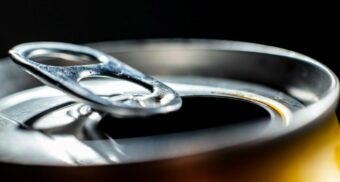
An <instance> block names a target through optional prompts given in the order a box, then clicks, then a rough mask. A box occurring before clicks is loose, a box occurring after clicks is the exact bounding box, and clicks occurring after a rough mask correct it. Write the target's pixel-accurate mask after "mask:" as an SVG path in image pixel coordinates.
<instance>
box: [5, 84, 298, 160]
mask: <svg viewBox="0 0 340 182" xmlns="http://www.w3.org/2000/svg"><path fill="white" fill-rule="evenodd" d="M161 80H164V81H167V82H165V83H167V84H168V85H170V86H171V87H172V88H174V89H175V90H176V91H177V92H179V93H180V94H181V96H182V97H195V96H204V97H220V98H221V99H223V98H234V99H240V100H243V101H247V102H251V103H254V104H256V105H258V106H259V107H263V108H264V109H266V110H267V111H268V112H269V114H270V121H267V120H258V121H253V122H250V123H246V124H239V125H233V126H227V125H226V126H222V127H214V128H210V129H208V128H207V129H203V130H195V131H189V132H183V133H173V134H164V135H156V136H143V137H138V138H122V139H115V138H111V137H110V136H109V135H108V134H106V133H105V132H104V133H103V131H100V130H98V128H96V126H97V123H98V122H100V121H101V119H102V117H101V116H100V113H89V112H86V111H85V112H80V111H79V110H80V109H83V107H84V106H83V105H79V104H74V101H72V99H70V98H68V97H66V96H65V95H64V94H63V93H61V92H58V91H56V90H53V89H51V88H48V87H38V88H34V89H31V90H27V91H23V92H19V93H16V94H15V95H13V96H8V97H5V98H3V99H2V100H0V102H1V103H2V105H1V107H0V112H1V114H2V117H3V118H2V122H3V123H5V124H6V125H7V126H8V127H6V128H3V129H2V132H1V136H0V141H1V142H0V148H5V147H6V146H7V149H6V150H2V151H1V152H0V160H1V161H6V160H8V161H7V162H15V163H23V164H36V165H98V164H115V163H131V162H141V161H148V160H157V159H165V158H173V157H179V156H187V155H190V154H195V153H198V152H199V153H200V152H204V151H212V150H216V149H220V148H221V147H223V148H226V147H232V146H236V145H239V144H241V143H247V142H250V141H252V140H256V139H260V138H262V137H266V136H268V135H272V133H276V131H278V130H280V129H283V128H285V127H286V126H288V125H289V124H290V122H291V119H292V118H291V117H292V114H293V112H294V111H296V110H299V109H302V108H303V107H304V106H303V105H302V104H301V103H299V102H298V101H296V100H295V99H292V98H290V97H289V96H287V95H285V94H283V93H282V92H278V91H275V90H272V89H269V88H266V87H262V86H258V85H254V84H248V83H242V82H237V81H232V80H214V79H204V78H185V77H177V78H176V77H172V78H167V79H164V78H163V79H161ZM206 83H210V85H209V84H206ZM86 87H87V88H91V90H93V91H94V93H95V94H98V95H115V94H117V93H122V92H123V93H124V92H129V91H131V90H134V91H142V90H141V89H139V88H138V87H136V86H134V85H132V84H129V83H124V82H121V81H108V80H96V81H88V82H87V84H86ZM112 88H120V89H112ZM277 95H280V100H278V99H277V98H276V96H277ZM18 98H22V99H21V100H19V99H18ZM51 103H53V104H51ZM198 107H207V106H203V105H202V106H198ZM208 107H212V106H208ZM85 110H86V109H85ZM46 111H48V112H46ZM207 113H208V112H207ZM182 119H184V118H182ZM225 119H226V118H225ZM13 122H14V123H13ZM112 122H126V121H124V120H119V119H118V120H117V119H116V120H114V119H112ZM140 122H143V120H141V121H140ZM159 122H163V121H159ZM197 122H200V121H197ZM12 125H13V126H12ZM9 126H10V127H9ZM113 126H114V125H113ZM116 126H117V127H119V125H118V124H116ZM179 127H180V126H179ZM240 133H242V135H240ZM85 135H87V137H84V136H85ZM24 138H25V139H24ZM226 138H228V140H225V139H226ZM2 139H4V140H2ZM211 141H214V142H211ZM11 143H16V145H11ZM187 146H190V148H188V147H187ZM27 149H29V150H27ZM23 150H27V152H24V153H23V152H22V151H23ZM48 151H50V152H48ZM52 151H53V152H52Z"/></svg>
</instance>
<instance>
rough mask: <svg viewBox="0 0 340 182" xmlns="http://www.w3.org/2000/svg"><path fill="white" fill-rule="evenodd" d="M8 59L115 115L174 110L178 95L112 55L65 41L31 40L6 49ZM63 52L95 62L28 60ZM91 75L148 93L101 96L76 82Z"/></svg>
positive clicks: (37, 76) (36, 75)
mask: <svg viewBox="0 0 340 182" xmlns="http://www.w3.org/2000/svg"><path fill="white" fill-rule="evenodd" d="M9 53H10V55H11V58H12V60H13V61H14V62H15V63H16V64H18V65H20V66H21V67H23V68H24V70H25V71H26V72H28V73H30V74H31V75H33V76H34V77H36V78H37V79H39V80H40V81H42V82H43V83H45V84H46V85H49V86H52V87H54V88H57V89H59V90H61V91H63V92H65V93H67V94H69V95H71V96H73V97H75V98H76V99H78V100H79V101H81V102H84V103H87V104H89V105H91V106H92V107H93V108H95V109H98V110H101V111H105V112H108V113H110V114H112V115H115V116H121V117H136V116H148V115H153V114H159V113H167V112H171V111H175V110H178V109H179V108H180V107H181V105H182V100H181V97H180V96H179V94H178V93H177V92H175V91H174V90H173V89H171V88H170V87H168V86H166V85H165V84H163V83H162V82H160V81H158V80H155V79H154V78H152V77H150V76H148V75H146V74H144V73H142V72H140V71H138V70H136V69H134V68H132V67H130V66H128V65H126V64H124V63H122V62H120V61H119V60H117V59H116V58H114V57H112V56H110V55H107V54H104V53H102V52H100V51H97V50H95V49H92V48H89V47H85V46H79V45H74V44H68V43H59V42H34V43H24V44H20V45H18V46H15V47H14V48H12V49H11V50H10V51H9ZM65 55H69V56H73V57H76V58H79V60H81V59H80V58H81V57H84V56H87V57H90V58H91V59H93V60H97V61H99V63H97V64H89V65H76V66H51V65H45V64H41V63H38V62H35V61H33V60H32V58H39V57H54V58H58V57H60V58H63V57H65ZM91 76H108V77H114V78H119V79H123V80H127V81H131V82H133V83H136V84H138V85H140V86H142V87H144V88H146V89H147V90H149V91H150V92H151V93H150V94H145V95H129V94H123V95H118V96H115V97H113V98H109V99H106V98H103V97H100V96H97V95H95V94H94V93H92V92H91V91H90V90H88V89H86V88H85V87H83V86H81V85H80V84H79V81H80V80H82V79H83V78H86V77H91Z"/></svg>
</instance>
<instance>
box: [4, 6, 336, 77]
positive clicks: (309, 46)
mask: <svg viewBox="0 0 340 182" xmlns="http://www.w3.org/2000/svg"><path fill="white" fill-rule="evenodd" d="M322 3H323V2H317V3H315V4H313V3H311V2H308V3H301V4H298V3H297V2H289V1H283V2H280V1H275V2H273V3H263V4H260V3H258V2H257V3H249V2H243V1H239V2H231V1H224V3H217V2H213V1H209V0H207V1H201V2H199V1H185V0H183V1H168V2H167V1H160V0H158V1H157V0H150V1H140V0H135V1H127V0H125V1H123V0H122V1H107V2H100V1H82V2H74V1H47V0H45V1H42V0H40V1H11V2H10V3H8V2H5V1H1V2H0V5H1V10H0V22H1V24H0V25H1V29H0V57H4V56H7V50H8V49H9V48H11V47H12V46H14V45H16V44H18V43H22V42H27V41H42V40H46V41H66V42H72V43H87V42H95V41H107V40H121V39H143V38H171V37H176V38H213V39H229V40H240V41H248V42H256V43H261V44H268V45H273V46H278V47H282V48H286V49H290V50H294V51H297V52H300V53H303V54H306V55H309V56H311V57H313V58H315V59H317V60H319V61H321V62H323V63H324V64H326V65H328V66H329V67H330V68H331V69H333V70H334V71H335V72H336V73H337V74H338V75H340V69H339V68H338V66H337V62H338V48H339V44H338V41H337V40H338V39H339V32H340V31H339V28H338V24H339V18H338V17H339V12H338V11H336V10H337V9H336V8H337V6H336V5H335V4H329V3H327V4H326V3H324V4H322Z"/></svg>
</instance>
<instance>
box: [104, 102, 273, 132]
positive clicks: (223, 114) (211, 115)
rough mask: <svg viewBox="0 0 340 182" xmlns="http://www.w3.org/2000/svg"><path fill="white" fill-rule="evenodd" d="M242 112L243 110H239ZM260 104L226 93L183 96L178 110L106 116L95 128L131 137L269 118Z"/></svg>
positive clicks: (268, 119)
mask: <svg viewBox="0 0 340 182" xmlns="http://www.w3.org/2000/svg"><path fill="white" fill-rule="evenodd" d="M240 113H242V114H240ZM270 117H271V116H270V113H269V112H268V111H267V110H266V109H265V108H263V107H261V106H259V105H257V104H255V103H251V102H248V101H244V100H240V99H231V98H226V97H207V96H206V97H204V96H200V97H197V96H195V97H184V98H183V106H182V108H181V109H180V110H179V111H176V112H172V113H167V114H163V115H154V116H150V117H146V118H114V117H112V116H106V117H104V118H103V119H102V121H101V122H99V124H98V129H99V130H101V131H103V132H105V133H107V134H108V135H110V136H111V137H112V138H130V137H141V136H151V135H159V134H168V133H176V132H184V131H192V130H199V129H205V128H213V127H221V126H226V125H233V124H240V123H246V122H256V120H260V121H263V120H265V121H268V122H269V121H270Z"/></svg>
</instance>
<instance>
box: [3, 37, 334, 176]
mask: <svg viewBox="0 0 340 182" xmlns="http://www.w3.org/2000/svg"><path fill="white" fill-rule="evenodd" d="M89 46H91V47H93V48H95V49H98V50H101V51H103V52H105V53H107V54H110V55H114V56H115V57H117V58H118V59H120V60H123V61H124V62H125V63H127V64H129V65H131V66H132V67H135V68H137V69H138V70H141V71H142V72H145V73H148V74H150V75H156V76H157V75H158V76H160V77H157V78H159V79H160V80H161V81H162V82H164V83H166V84H167V85H169V86H171V88H173V89H175V90H176V91H177V92H178V93H179V94H181V96H183V97H185V96H190V95H193V96H202V95H205V96H207V95H210V96H216V95H217V96H220V97H232V96H234V97H237V98H240V99H243V100H251V99H254V98H257V101H258V102H256V103H258V104H259V105H260V106H261V107H265V108H268V110H269V111H273V110H274V109H273V108H274V107H278V108H276V109H278V110H280V111H284V112H283V114H282V115H283V116H288V117H287V118H282V117H277V116H281V115H277V114H275V112H272V113H273V114H272V116H274V117H272V118H270V119H271V120H270V121H262V122H249V125H248V124H244V123H243V124H238V123H236V124H235V125H227V126H222V127H218V128H214V129H203V130H195V131H187V132H181V133H170V134H164V135H155V136H145V137H137V138H132V137H131V138H123V139H115V138H111V139H110V138H104V137H103V136H100V135H97V134H98V133H96V132H98V130H97V129H96V127H93V126H95V125H96V123H97V122H100V116H98V114H95V113H93V114H94V115H87V114H86V112H85V114H84V115H77V114H71V115H69V113H70V112H67V111H68V110H72V111H74V110H79V105H72V104H71V105H65V104H67V103H70V102H74V100H73V99H72V98H70V97H67V96H65V94H64V93H62V92H59V91H57V90H54V89H51V88H48V87H38V88H34V87H37V86H41V83H40V82H37V81H36V80H34V79H32V78H31V77H30V76H27V74H26V73H25V72H23V71H22V70H20V69H18V68H17V67H16V65H14V64H12V63H11V62H10V61H9V59H4V60H3V61H2V62H1V63H0V82H1V86H2V88H1V89H0V98H1V100H0V131H1V132H0V135H1V137H0V152H2V153H0V157H2V158H1V160H0V161H4V162H8V163H24V164H31V165H42V166H44V165H49V166H53V165H61V166H79V165H95V166H97V165H101V164H110V165H112V164H115V165H112V166H105V167H108V168H109V170H108V171H109V172H108V173H110V174H117V173H116V172H115V169H117V168H115V167H116V166H117V165H119V164H124V165H130V166H131V165H134V164H131V163H135V162H144V161H153V162H151V163H149V162H147V163H143V165H148V164H158V166H170V165H172V166H175V168H176V167H177V165H173V164H176V162H179V163H180V164H183V163H181V162H183V156H186V158H185V159H186V161H200V160H197V159H204V158H209V157H210V156H215V154H218V156H221V157H222V158H224V157H226V156H229V155H228V154H230V152H235V149H237V150H236V151H238V150H243V149H244V148H243V147H249V145H253V146H258V145H260V144H263V143H268V142H276V141H277V140H278V139H280V141H282V140H285V139H292V138H291V136H294V134H302V133H304V132H307V131H310V128H313V127H318V126H320V124H321V123H323V122H325V118H329V117H330V116H331V115H333V114H334V111H335V108H336V106H337V102H338V98H339V82H338V79H337V77H336V76H335V75H334V73H333V72H332V71H331V70H330V69H328V68H327V67H325V66H324V65H322V64H320V63H318V62H317V61H315V60H314V59H312V58H309V57H307V56H304V55H301V54H299V53H296V52H292V51H289V50H285V49H280V48H276V47H271V46H265V45H259V44H253V43H245V42H234V41H221V40H197V39H190V40H181V39H176V40H145V41H118V42H102V43H95V44H90V45H89ZM160 60H161V61H160ZM164 76H167V77H169V78H164ZM13 80H15V81H13ZM235 81H236V82H235ZM232 83H236V84H232ZM112 84H113V85H112V87H111V86H108V85H110V84H107V83H102V82H92V83H90V84H89V85H88V86H90V87H91V88H94V89H95V90H94V92H95V93H96V94H98V95H111V94H116V93H115V91H117V92H118V93H120V92H130V91H136V92H141V93H143V91H142V90H140V89H141V88H138V89H139V90H137V88H135V87H136V86H133V88H130V87H128V86H125V85H124V84H129V83H125V82H122V83H120V82H119V81H112ZM117 85H119V89H110V88H117V87H118V86H117ZM123 85H124V86H123ZM130 85H133V84H130ZM91 90H92V89H91ZM247 93H254V94H255V96H254V95H251V94H247ZM253 102H255V101H253ZM261 103H266V104H267V105H261ZM184 104H185V103H184ZM301 105H302V107H301ZM60 106H64V107H62V108H60ZM288 106H289V107H288ZM204 107H206V108H207V110H208V109H210V107H209V106H204ZM58 108H59V109H58ZM85 110H86V109H85ZM72 113H73V112H72ZM79 113H81V112H79ZM227 113H228V112H227V111H226V114H227ZM37 115H38V116H41V117H36V116H37ZM227 117H228V116H227V115H226V118H227ZM75 118H78V119H75ZM273 118H277V119H273ZM27 120H33V121H36V123H35V125H33V128H34V129H35V130H34V129H32V130H26V129H21V128H22V127H24V126H22V125H25V124H27ZM59 121H62V122H59ZM115 121H117V120H115ZM118 121H119V120H118ZM140 121H141V122H143V120H142V119H141V120H140ZM185 121H186V122H188V123H189V122H190V123H191V124H193V125H194V124H195V123H196V121H192V120H191V121H190V119H188V118H185ZM207 122H208V121H207ZM112 123H113V124H115V122H112ZM81 126H82V127H83V128H86V129H87V130H89V131H93V132H92V133H91V135H90V136H91V137H93V140H84V139H83V138H82V137H83V136H82V135H81V132H79V130H78V128H79V127H81ZM44 131H46V133H44ZM217 131H218V132H217ZM71 133H72V135H71ZM74 134H75V135H74ZM18 141H21V143H19V142H18ZM246 149H248V148H246ZM23 151H25V152H23ZM207 151H209V152H207ZM255 157H256V156H255ZM162 159H168V160H162ZM222 161H223V160H222ZM126 163H130V164H126ZM194 164H196V163H194ZM205 164H206V163H204V162H203V163H202V165H205ZM138 166H139V165H138ZM30 167H31V166H30ZM111 167H112V168H111ZM30 169H31V168H30ZM67 169H68V170H69V169H71V168H67ZM76 169H79V170H80V171H82V170H83V169H84V168H76ZM138 169H140V166H139V167H138ZM154 169H156V168H155V167H152V172H154V171H153V170H154ZM162 169H164V168H162ZM16 170H17V169H13V171H16ZM126 170H127V172H126V174H130V168H126ZM179 170H180V169H179ZM98 171H99V170H98ZM164 171H166V172H167V170H164ZM53 172H54V171H53Z"/></svg>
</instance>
